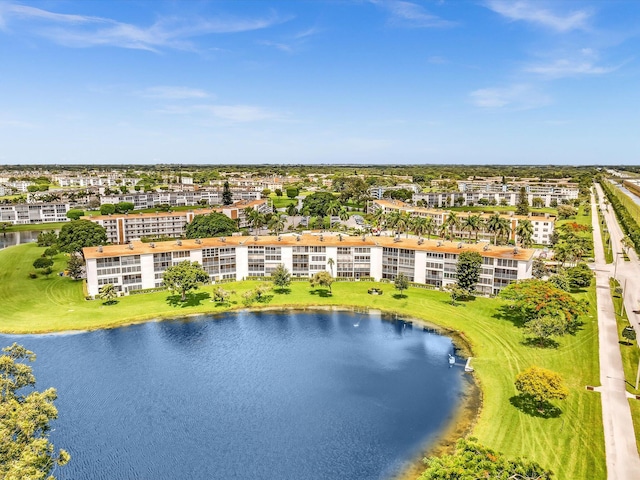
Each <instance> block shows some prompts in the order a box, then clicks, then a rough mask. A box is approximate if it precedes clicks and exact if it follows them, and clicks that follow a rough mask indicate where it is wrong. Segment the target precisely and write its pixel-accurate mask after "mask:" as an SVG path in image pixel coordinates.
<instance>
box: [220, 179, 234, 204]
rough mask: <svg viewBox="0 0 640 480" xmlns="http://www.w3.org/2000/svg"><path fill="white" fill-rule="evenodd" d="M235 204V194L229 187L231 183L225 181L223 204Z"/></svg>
mask: <svg viewBox="0 0 640 480" xmlns="http://www.w3.org/2000/svg"><path fill="white" fill-rule="evenodd" d="M232 203H233V193H231V187H229V181H225V182H224V185H223V187H222V204H223V205H231V204H232Z"/></svg>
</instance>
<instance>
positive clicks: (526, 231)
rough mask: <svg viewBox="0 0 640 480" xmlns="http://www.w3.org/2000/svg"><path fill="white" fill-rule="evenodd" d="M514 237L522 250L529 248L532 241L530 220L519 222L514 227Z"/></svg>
mask: <svg viewBox="0 0 640 480" xmlns="http://www.w3.org/2000/svg"><path fill="white" fill-rule="evenodd" d="M516 235H517V237H518V240H520V245H521V246H522V248H529V247H530V246H531V242H532V239H533V224H532V223H531V221H530V220H520V221H519V222H518V225H517V226H516Z"/></svg>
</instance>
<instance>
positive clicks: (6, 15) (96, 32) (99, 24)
mask: <svg viewBox="0 0 640 480" xmlns="http://www.w3.org/2000/svg"><path fill="white" fill-rule="evenodd" d="M0 7H1V8H0V25H3V30H4V31H5V32H8V31H9V27H10V25H12V24H13V23H16V24H19V26H20V31H21V32H22V31H29V32H32V33H34V34H36V35H40V36H43V37H45V38H48V39H50V40H51V41H53V42H55V43H58V44H61V45H65V46H69V47H95V46H112V47H120V48H131V49H140V50H150V51H156V52H157V51H160V50H162V49H164V48H172V49H181V50H189V49H194V48H195V47H194V45H193V44H192V43H191V42H190V41H189V39H192V38H195V37H200V36H204V35H210V34H228V33H239V32H247V31H252V30H261V29H265V28H269V27H271V26H273V25H276V24H278V23H282V22H285V21H287V20H288V18H281V17H279V16H278V15H276V14H275V13H272V14H271V15H269V16H267V17H265V18H253V19H246V18H237V17H218V18H200V17H199V18H195V19H193V18H178V17H171V18H161V19H159V20H157V21H155V22H154V23H153V24H151V25H150V26H148V27H143V26H138V25H133V24H130V23H122V22H118V21H116V20H113V19H110V18H102V17H94V16H86V15H72V14H61V13H55V12H50V11H48V10H43V9H39V8H35V7H27V6H24V5H18V4H11V3H10V4H0ZM25 24H26V25H25ZM25 27H26V28H25Z"/></svg>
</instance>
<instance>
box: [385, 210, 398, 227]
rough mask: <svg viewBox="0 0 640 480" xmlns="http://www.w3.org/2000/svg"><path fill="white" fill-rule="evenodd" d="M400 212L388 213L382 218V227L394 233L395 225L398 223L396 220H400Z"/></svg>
mask: <svg viewBox="0 0 640 480" xmlns="http://www.w3.org/2000/svg"><path fill="white" fill-rule="evenodd" d="M400 215H401V213H400V211H399V210H395V211H393V212H389V213H388V214H387V215H386V216H385V218H384V225H385V227H386V228H391V229H393V230H394V231H395V228H396V224H397V223H398V220H400Z"/></svg>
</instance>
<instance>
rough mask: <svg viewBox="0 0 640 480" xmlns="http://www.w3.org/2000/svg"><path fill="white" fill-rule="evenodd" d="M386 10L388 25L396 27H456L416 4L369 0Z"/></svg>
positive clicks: (402, 1) (392, 0)
mask: <svg viewBox="0 0 640 480" xmlns="http://www.w3.org/2000/svg"><path fill="white" fill-rule="evenodd" d="M369 1H370V2H371V3H373V4H374V5H378V6H380V7H382V8H384V9H386V10H387V11H388V12H389V13H390V14H391V18H390V19H389V24H391V25H393V26H397V27H411V28H442V27H453V26H456V25H457V23H456V22H451V21H449V20H445V19H443V18H441V17H438V16H437V15H432V14H431V13H429V12H427V11H426V10H425V9H424V8H423V7H422V6H421V5H419V4H417V3H412V2H407V1H404V0H369Z"/></svg>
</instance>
